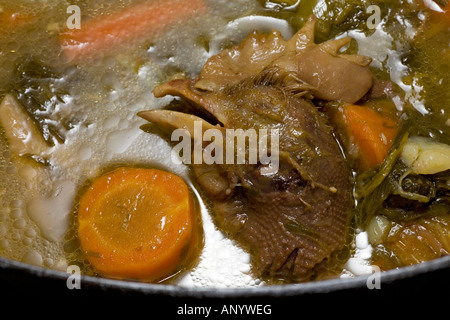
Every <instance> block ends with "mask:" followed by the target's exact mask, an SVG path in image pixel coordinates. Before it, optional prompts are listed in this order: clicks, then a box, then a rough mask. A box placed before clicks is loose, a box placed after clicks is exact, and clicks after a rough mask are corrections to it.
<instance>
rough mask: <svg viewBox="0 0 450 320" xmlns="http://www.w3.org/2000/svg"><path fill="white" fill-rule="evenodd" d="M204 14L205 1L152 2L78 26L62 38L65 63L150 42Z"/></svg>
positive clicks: (176, 0)
mask: <svg viewBox="0 0 450 320" xmlns="http://www.w3.org/2000/svg"><path fill="white" fill-rule="evenodd" d="M205 12H206V4H205V2H204V0H153V1H146V2H142V3H138V4H136V5H132V6H130V7H127V8H125V9H123V10H121V11H118V12H116V13H113V14H111V15H108V16H103V17H99V18H95V19H92V20H88V21H86V22H82V23H81V28H80V29H73V30H68V31H67V32H65V33H63V34H61V36H60V43H61V46H62V50H63V54H64V55H65V58H66V59H68V60H73V59H75V61H77V60H80V59H83V58H85V57H87V56H92V55H96V54H100V53H104V52H107V51H109V50H111V49H113V48H115V47H117V46H119V45H121V44H123V43H126V42H128V41H132V40H136V39H139V38H142V37H147V38H150V39H151V37H154V36H155V35H157V34H159V33H160V32H161V31H163V30H165V29H166V28H167V27H169V26H170V25H173V24H174V23H176V22H180V21H186V20H187V19H188V18H191V17H193V16H195V15H199V14H202V13H205Z"/></svg>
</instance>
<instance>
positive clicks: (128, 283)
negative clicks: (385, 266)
mask: <svg viewBox="0 0 450 320" xmlns="http://www.w3.org/2000/svg"><path fill="white" fill-rule="evenodd" d="M447 268H448V269H450V255H449V256H443V257H441V258H438V259H434V260H431V261H427V262H423V263H420V264H416V265H412V266H406V267H402V268H397V269H392V270H387V271H382V272H380V274H379V275H380V278H379V282H380V284H381V286H383V285H389V284H393V283H396V282H398V281H401V280H408V279H413V278H415V277H418V276H421V275H426V274H429V273H433V272H435V271H439V270H444V269H447ZM0 270H2V273H3V272H5V273H7V272H8V270H10V271H12V270H14V271H16V272H18V273H20V274H21V275H23V276H31V277H32V278H38V279H39V280H42V279H44V280H45V279H52V280H56V281H59V282H66V281H67V279H68V278H69V274H68V273H66V272H63V271H59V270H54V269H47V268H44V267H39V266H34V265H29V264H26V263H23V262H18V261H14V260H10V259H7V258H4V257H0ZM370 277H372V275H361V276H357V277H348V278H335V279H328V280H320V281H312V282H306V283H298V284H280V285H267V286H260V287H251V288H250V287H248V288H238V287H230V288H216V287H187V286H179V285H173V284H152V283H145V282H138V281H132V280H116V279H109V278H101V277H95V276H83V275H81V278H80V283H81V285H82V286H83V287H82V288H86V287H87V288H95V289H100V290H101V291H103V292H107V291H109V290H118V291H120V292H122V293H127V292H133V293H137V294H141V295H162V296H167V297H171V298H210V299H227V298H228V299H229V298H233V299H235V298H264V297H272V298H285V297H294V296H299V295H315V294H328V293H336V292H343V291H349V290H357V289H366V290H367V291H369V288H368V286H367V284H368V281H371V280H370V279H369V278H370ZM371 279H372V278H371ZM64 287H65V289H66V290H67V291H69V289H67V287H66V286H64ZM79 291H83V290H79Z"/></svg>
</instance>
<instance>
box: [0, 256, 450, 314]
mask: <svg viewBox="0 0 450 320" xmlns="http://www.w3.org/2000/svg"><path fill="white" fill-rule="evenodd" d="M70 276H71V274H69V273H65V272H62V271H56V270H50V269H45V268H42V267H38V266H33V265H28V264H25V263H22V262H17V261H12V260H9V259H5V258H2V257H0V290H1V291H2V296H3V297H13V296H17V295H21V296H30V297H35V298H41V299H46V298H49V299H50V298H51V299H62V298H64V299H67V298H84V297H97V298H124V299H128V298H133V299H136V298H144V299H149V301H152V303H155V302H157V301H164V302H172V303H173V304H174V307H176V306H180V307H184V305H186V306H188V305H189V303H190V304H195V303H197V304H198V303H200V302H201V303H202V304H206V303H209V304H223V303H233V302H237V303H240V304H243V303H259V304H260V303H271V304H275V305H279V304H282V305H283V306H285V305H286V306H291V307H294V305H292V302H293V300H295V301H297V302H298V303H301V302H302V301H303V302H304V301H306V300H308V299H354V300H361V299H366V298H373V297H383V298H384V297H407V296H411V297H416V298H417V297H420V296H421V295H422V296H424V297H425V296H426V297H429V296H430V295H433V294H442V289H445V288H446V287H447V286H448V285H450V256H444V257H441V258H439V259H435V260H432V261H428V262H425V263H422V264H417V265H412V266H408V267H403V268H399V269H392V270H388V271H383V272H380V273H378V274H372V275H365V276H358V277H349V278H339V279H330V280H322V281H314V282H307V283H300V284H285V285H272V286H261V287H257V288H193V287H181V286H176V285H166V284H150V283H142V282H135V281H125V280H114V279H106V278H99V277H91V276H82V275H81V276H80V278H79V279H78V280H79V281H78V282H72V281H71V279H69V277H70ZM377 277H378V278H377ZM68 279H69V280H68ZM68 283H69V285H68ZM71 284H72V285H71ZM74 284H76V285H74ZM70 288H72V289H70ZM272 311H273V312H275V311H274V310H272Z"/></svg>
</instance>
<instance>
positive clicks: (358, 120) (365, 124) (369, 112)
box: [343, 105, 397, 170]
mask: <svg viewBox="0 0 450 320" xmlns="http://www.w3.org/2000/svg"><path fill="white" fill-rule="evenodd" d="M343 116H344V123H345V127H346V130H347V133H348V135H349V138H350V141H351V142H353V143H354V144H355V145H356V147H357V148H358V151H359V152H358V157H357V160H358V161H359V162H360V165H361V167H362V169H364V170H366V169H369V168H372V167H375V166H377V165H379V164H381V163H382V162H383V160H384V159H385V157H386V155H387V154H388V152H389V149H390V148H391V145H392V142H393V140H394V138H395V136H396V134H397V122H396V121H395V120H394V119H392V118H390V117H387V116H384V115H382V114H380V113H379V112H377V111H375V110H374V109H371V108H368V107H363V106H357V105H347V106H345V107H344V110H343Z"/></svg>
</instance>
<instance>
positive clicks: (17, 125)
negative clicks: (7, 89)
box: [0, 94, 49, 156]
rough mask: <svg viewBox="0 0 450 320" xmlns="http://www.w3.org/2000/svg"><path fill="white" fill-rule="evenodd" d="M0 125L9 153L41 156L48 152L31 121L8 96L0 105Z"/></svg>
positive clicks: (14, 100)
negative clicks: (6, 139)
mask: <svg viewBox="0 0 450 320" xmlns="http://www.w3.org/2000/svg"><path fill="white" fill-rule="evenodd" d="M0 124H1V126H2V127H3V130H4V131H5V134H6V137H7V138H8V143H9V149H10V151H11V152H13V153H15V154H17V155H31V156H33V155H38V156H41V155H43V154H44V153H46V152H47V151H48V150H49V147H48V145H47V143H46V142H45V140H44V138H43V137H42V135H41V133H40V132H39V130H38V128H37V127H36V124H35V122H34V121H33V119H31V117H30V116H29V115H28V114H27V113H26V111H25V110H24V109H23V107H22V106H21V105H20V104H19V102H17V100H16V99H15V98H14V97H13V96H12V95H10V94H7V95H6V96H5V97H4V98H3V101H2V103H1V104H0Z"/></svg>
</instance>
